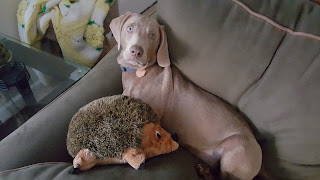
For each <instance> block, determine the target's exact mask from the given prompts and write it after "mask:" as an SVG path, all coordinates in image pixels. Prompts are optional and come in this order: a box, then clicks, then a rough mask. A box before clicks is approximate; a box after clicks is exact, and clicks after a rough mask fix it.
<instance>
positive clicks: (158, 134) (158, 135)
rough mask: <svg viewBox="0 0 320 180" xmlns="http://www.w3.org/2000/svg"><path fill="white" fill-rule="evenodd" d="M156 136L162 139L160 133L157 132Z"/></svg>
mask: <svg viewBox="0 0 320 180" xmlns="http://www.w3.org/2000/svg"><path fill="white" fill-rule="evenodd" d="M156 136H157V138H158V139H160V138H161V134H160V133H159V131H156Z"/></svg>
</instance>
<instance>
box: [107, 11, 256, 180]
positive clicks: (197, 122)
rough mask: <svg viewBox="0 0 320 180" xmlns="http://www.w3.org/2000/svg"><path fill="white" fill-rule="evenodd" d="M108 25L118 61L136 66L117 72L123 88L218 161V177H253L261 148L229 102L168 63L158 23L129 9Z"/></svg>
mask: <svg viewBox="0 0 320 180" xmlns="http://www.w3.org/2000/svg"><path fill="white" fill-rule="evenodd" d="M110 27H111V30H112V32H113V34H114V37H115V39H116V41H117V42H118V49H120V47H122V50H121V53H120V55H119V56H118V59H117V60H118V63H119V64H120V65H122V66H124V67H128V68H133V69H136V71H126V72H123V74H122V81H123V89H124V92H123V94H124V95H127V96H131V97H134V98H138V99H141V100H143V101H144V102H146V103H148V104H150V105H151V107H152V108H153V109H154V110H155V112H156V113H157V114H158V115H159V117H160V118H161V123H162V125H163V127H164V128H165V129H166V130H168V131H169V132H175V133H177V134H178V135H179V142H180V144H181V145H182V146H184V147H186V148H188V149H189V150H190V151H191V152H193V153H194V154H195V155H196V156H198V157H199V158H201V159H202V160H203V161H204V162H206V163H207V164H209V165H210V166H211V167H213V166H216V165H217V164H219V162H220V168H221V175H222V177H225V178H227V177H228V178H229V177H231V178H236V179H253V178H254V177H255V176H256V175H257V174H258V172H259V170H260V168H261V163H262V152H261V148H260V146H259V144H258V143H257V141H256V139H255V137H254V135H253V134H252V132H251V130H250V128H249V126H248V125H247V123H246V122H245V121H244V120H243V118H242V117H241V115H240V114H239V113H238V112H237V111H236V110H235V109H233V107H231V106H230V105H228V104H227V103H225V102H223V101H222V100H220V99H219V98H217V97H216V96H214V95H212V94H210V93H208V92H206V91H204V90H202V89H200V88H198V87H196V86H194V85H192V84H191V83H189V82H187V81H185V80H184V79H183V78H182V76H181V75H180V73H179V71H178V70H177V69H176V68H174V67H170V60H169V54H168V45H167V37H166V34H165V31H164V27H163V26H160V25H159V24H158V23H157V22H156V21H155V20H152V19H149V18H147V17H145V16H142V15H137V14H131V13H126V14H124V15H122V16H120V17H118V18H116V19H114V20H113V21H112V22H111V24H110ZM156 61H157V63H156Z"/></svg>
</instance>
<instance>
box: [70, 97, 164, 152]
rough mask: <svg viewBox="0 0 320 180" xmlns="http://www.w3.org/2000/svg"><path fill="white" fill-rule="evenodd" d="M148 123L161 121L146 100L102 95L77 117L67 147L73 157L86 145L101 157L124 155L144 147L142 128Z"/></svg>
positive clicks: (81, 110) (72, 124)
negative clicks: (142, 145)
mask: <svg viewBox="0 0 320 180" xmlns="http://www.w3.org/2000/svg"><path fill="white" fill-rule="evenodd" d="M147 123H159V121H158V117H157V115H156V114H155V113H154V112H153V111H152V108H151V107H150V106H149V105H147V104H145V103H143V102H142V101H140V100H137V99H133V98H129V97H127V96H123V95H115V96H110V97H104V98H100V99H97V100H95V101H93V102H91V103H89V104H88V105H86V106H84V107H82V108H81V109H80V110H79V111H78V112H77V113H76V114H75V115H74V116H73V118H72V120H71V122H70V125H69V131H68V135H67V149H68V151H69V154H70V155H71V156H72V157H75V156H76V155H77V153H78V152H79V151H80V150H81V149H84V148H86V149H89V150H90V151H92V152H95V153H96V155H97V157H98V158H111V157H121V156H122V153H123V152H124V151H125V150H126V149H128V148H129V147H131V148H141V139H142V134H141V133H142V131H141V130H142V128H143V126H144V125H145V124H147Z"/></svg>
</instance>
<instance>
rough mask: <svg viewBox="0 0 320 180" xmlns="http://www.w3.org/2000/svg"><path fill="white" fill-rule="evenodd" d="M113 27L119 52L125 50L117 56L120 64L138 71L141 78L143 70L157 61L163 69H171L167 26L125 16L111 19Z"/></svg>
mask: <svg viewBox="0 0 320 180" xmlns="http://www.w3.org/2000/svg"><path fill="white" fill-rule="evenodd" d="M110 28H111V31H112V33H113V35H114V38H115V39H116V41H117V43H118V50H120V47H122V50H121V53H120V55H119V56H118V63H119V64H120V65H122V66H124V67H129V68H133V69H137V71H140V73H141V72H142V74H140V75H142V76H143V75H144V73H145V71H144V69H145V68H147V67H149V66H151V65H152V64H154V63H155V62H156V61H157V62H158V64H159V65H160V66H161V67H167V66H170V60H169V54H168V43H167V36H166V33H165V30H164V26H160V25H159V24H158V23H157V21H155V20H153V19H150V18H148V17H146V16H143V15H139V14H131V13H126V14H124V15H122V16H120V17H118V18H116V19H114V20H112V22H111V23H110ZM137 75H138V72H137ZM138 76H139V75H138Z"/></svg>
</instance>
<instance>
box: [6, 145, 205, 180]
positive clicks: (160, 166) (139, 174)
mask: <svg viewBox="0 0 320 180" xmlns="http://www.w3.org/2000/svg"><path fill="white" fill-rule="evenodd" d="M196 163H197V160H196V159H195V158H194V157H193V156H191V154H190V153H188V152H187V151H185V150H183V149H179V150H177V151H175V152H173V153H170V154H166V155H162V156H158V157H154V158H151V159H148V160H146V163H145V167H144V169H142V170H134V169H133V168H132V167H131V166H129V165H127V164H126V165H110V166H100V167H94V168H93V169H91V170H88V171H86V172H82V173H79V174H76V175H73V174H69V173H68V172H69V171H70V170H71V169H72V165H71V163H47V164H46V163H44V164H36V165H32V166H27V167H24V168H20V169H16V170H10V171H6V172H0V179H8V180H10V179H12V180H15V179H26V180H29V179H30V180H33V179H52V180H59V179H61V180H65V179H68V180H72V179H75V180H81V179H83V180H86V179H104V180H108V179H110V180H114V179H121V180H125V179H130V180H131V179H159V180H162V179H168V180H171V179H172V180H176V179H186V180H187V179H190V180H191V179H192V180H196V179H200V178H199V177H198V175H197V172H196V170H195V168H194V167H195V164H196Z"/></svg>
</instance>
